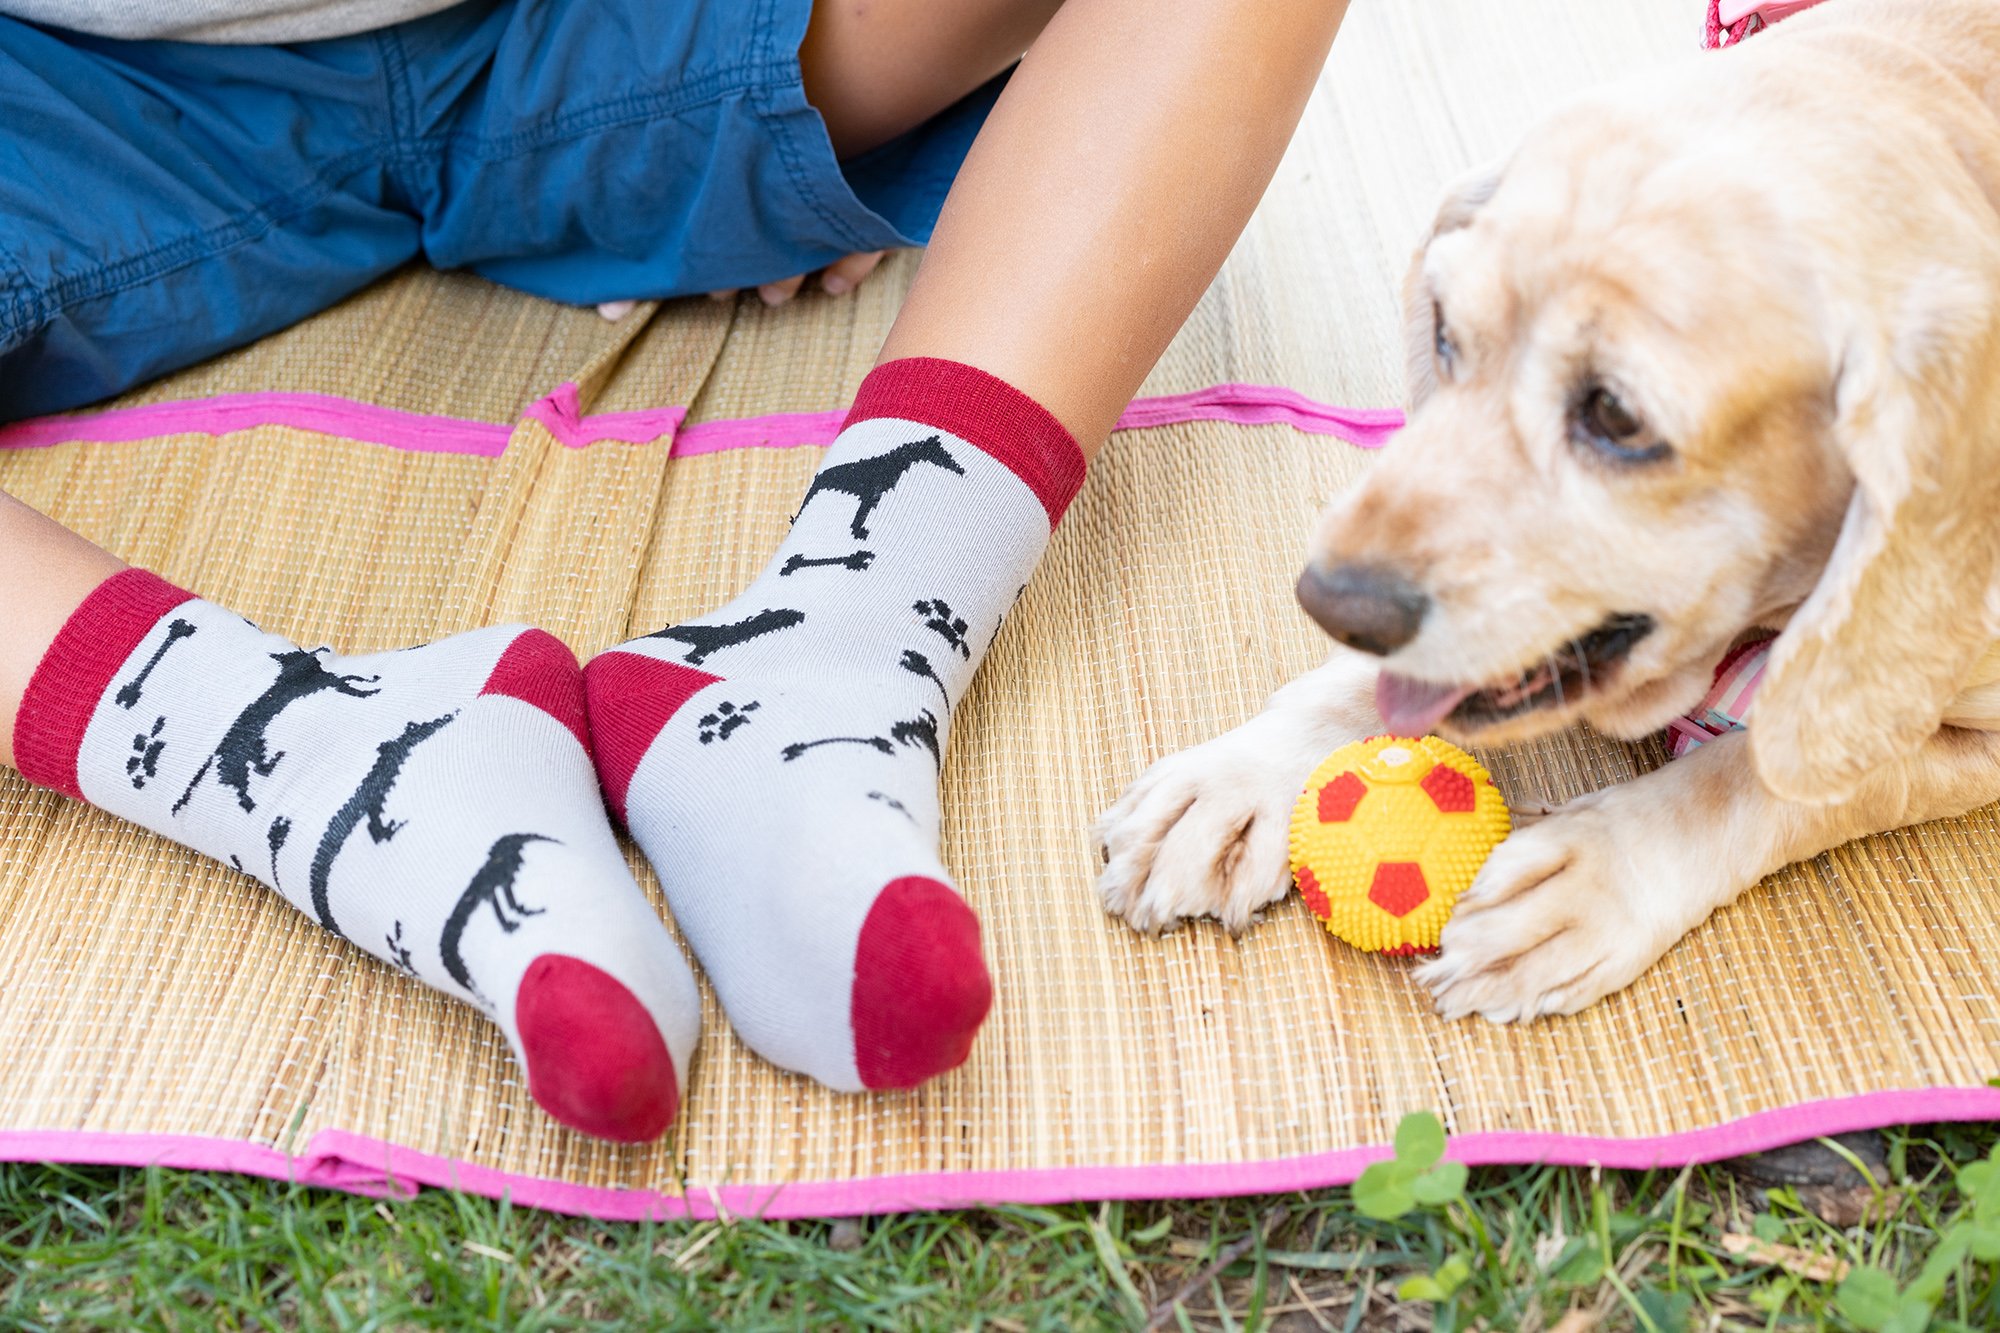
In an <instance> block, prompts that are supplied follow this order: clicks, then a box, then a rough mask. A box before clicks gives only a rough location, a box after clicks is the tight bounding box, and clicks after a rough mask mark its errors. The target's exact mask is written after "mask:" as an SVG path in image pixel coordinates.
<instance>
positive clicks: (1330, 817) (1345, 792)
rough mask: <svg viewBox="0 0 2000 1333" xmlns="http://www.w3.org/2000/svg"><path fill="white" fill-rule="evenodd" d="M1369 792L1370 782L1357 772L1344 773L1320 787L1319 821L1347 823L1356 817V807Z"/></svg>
mask: <svg viewBox="0 0 2000 1333" xmlns="http://www.w3.org/2000/svg"><path fill="white" fill-rule="evenodd" d="M1367 794H1368V784H1367V783H1365V782H1363V781H1362V780H1361V778H1360V777H1359V775H1357V774H1355V773H1351V772H1349V773H1342V774H1341V775H1340V776H1339V777H1337V778H1335V779H1334V780H1333V781H1331V782H1329V783H1327V784H1326V785H1325V786H1324V787H1321V788H1320V789H1319V822H1320V823H1322V824H1345V823H1346V822H1347V821H1348V820H1350V819H1352V818H1354V807H1355V806H1357V805H1360V804H1361V798H1362V797H1364V796H1366V795H1367Z"/></svg>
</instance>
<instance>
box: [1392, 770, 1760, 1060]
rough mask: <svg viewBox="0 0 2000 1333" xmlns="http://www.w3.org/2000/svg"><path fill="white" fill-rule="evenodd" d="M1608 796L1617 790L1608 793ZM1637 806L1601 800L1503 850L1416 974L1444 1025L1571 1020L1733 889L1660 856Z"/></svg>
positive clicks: (1652, 829)
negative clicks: (1474, 1020) (1477, 1020)
mask: <svg viewBox="0 0 2000 1333" xmlns="http://www.w3.org/2000/svg"><path fill="white" fill-rule="evenodd" d="M1615 790H1616V789H1614V791H1615ZM1647 814H1648V812H1647V811H1646V810H1645V809H1644V808H1642V807H1641V806H1640V805H1639V804H1638V803H1636V802H1633V801H1630V800H1619V799H1616V798H1615V797H1614V795H1613V792H1603V793H1598V794H1597V795H1596V796H1593V797H1586V798H1584V799H1583V800H1581V801H1577V802H1575V803H1572V804H1571V805H1569V806H1567V807H1565V808H1564V809H1561V810H1558V811H1556V812H1555V813H1554V814H1552V815H1550V816H1549V817H1548V818H1546V819H1543V820H1541V821H1539V822H1538V823H1536V824H1534V825H1533V826H1532V827H1529V828H1525V829H1522V830H1521V831H1520V832H1517V833H1515V834H1514V835H1513V836H1512V837H1510V838H1508V839H1507V840H1506V841H1505V842H1503V843H1501V844H1500V846H1499V848H1498V849H1496V850H1495V851H1494V853H1493V856H1492V858H1491V859H1490V860H1488V861H1487V863H1486V865H1485V866H1484V867H1483V868H1482V869H1481V870H1480V872H1479V875H1478V877H1477V878H1476V879H1474V880H1473V882H1472V885H1471V887H1469V888H1468V889H1467V890H1466V891H1465V893H1464V895H1463V896H1462V897H1460V898H1459V900H1458V903H1457V905H1456V906H1455V908H1454V910H1453V913H1452V918H1451V920H1450V922H1448V923H1447V924H1446V926H1445V928H1444V936H1443V939H1442V940H1441V942H1440V947H1441V952H1440V953H1439V955H1438V957H1437V958H1436V959H1435V960H1433V961H1431V962H1429V963H1426V964H1424V965H1423V966H1422V967H1420V968H1419V969H1418V970H1417V973H1416V976H1417V980H1418V981H1420V982H1421V983H1423V984H1424V985H1425V986H1427V987H1429V988H1430V991H1431V993H1432V994H1433V995H1434V996H1435V997H1436V999H1437V1007H1438V1012H1439V1013H1440V1014H1442V1015H1443V1016H1444V1017H1446V1018H1461V1017H1464V1016H1465V1015H1467V1014H1481V1015H1483V1016H1485V1017H1486V1018H1489V1019H1492V1020H1493V1021H1494V1022H1496V1023H1510V1022H1526V1021H1527V1020H1529V1019H1532V1018H1535V1017H1537V1016H1539V1015H1542V1014H1573V1013H1575V1012H1576V1011H1577V1010H1579V1009H1582V1008H1583V1007H1585V1006H1586V1005H1589V1004H1591V1003H1593V1002H1594V1001H1597V1000H1599V999H1602V998H1603V997H1604V996H1606V995H1609V994H1611V993H1612V992H1613V991H1616V990H1620V989H1622V988H1623V987H1625V986H1627V985H1630V984H1631V983H1632V981H1633V980H1635V979H1636V978H1637V977H1638V976H1639V974H1640V973H1641V972H1644V971H1645V970H1646V969H1647V968H1648V967H1651V966H1652V965H1653V963H1654V962H1656V961H1657V960H1658V959H1659V957H1660V955H1661V954H1663V953H1665V952H1666V951H1667V949H1668V948H1669V947H1671V946H1672V945H1673V943H1674V942H1675V941H1676V940H1678V939H1680V937H1681V936H1682V935H1684V934H1686V933H1687V931H1689V930H1691V929H1692V928H1693V927H1694V926H1695V925H1696V924H1697V923H1699V922H1700V921H1701V920H1702V918H1703V917H1705V916H1707V915H1708V913H1709V911H1710V910H1711V909H1712V908H1713V907H1714V906H1715V905H1716V904H1717V903H1718V902H1720V901H1726V899H1727V898H1728V897H1729V896H1731V886H1727V885H1724V884H1721V883H1719V882H1718V883H1715V884H1709V883H1706V882H1705V881H1706V880H1707V879H1708V878H1709V876H1707V875H1705V874H1704V872H1703V871H1702V869H1701V867H1700V865H1699V863H1698V861H1699V858H1694V859H1691V858H1689V857H1688V855H1687V850H1688V849H1687V848H1685V847H1675V846H1671V845H1668V844H1667V841H1666V839H1665V838H1664V837H1663V835H1662V834H1661V833H1660V832H1658V829H1659V825H1658V824H1657V823H1655V822H1653V821H1652V820H1649V819H1648V817H1647Z"/></svg>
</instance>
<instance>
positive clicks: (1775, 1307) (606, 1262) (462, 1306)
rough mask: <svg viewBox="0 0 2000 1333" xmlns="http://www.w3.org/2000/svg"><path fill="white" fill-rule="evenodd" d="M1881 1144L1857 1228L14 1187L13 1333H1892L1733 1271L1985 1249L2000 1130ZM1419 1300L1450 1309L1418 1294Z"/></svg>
mask: <svg viewBox="0 0 2000 1333" xmlns="http://www.w3.org/2000/svg"><path fill="white" fill-rule="evenodd" d="M1889 1139H1890V1175H1891V1176H1892V1177H1893V1180H1892V1181H1889V1182H1884V1184H1885V1185H1888V1186H1889V1188H1888V1190H1887V1191H1886V1192H1885V1193H1884V1194H1883V1195H1882V1196H1881V1197H1880V1200H1879V1202H1880V1204H1881V1205H1882V1206H1880V1207H1878V1209H1877V1212H1876V1216H1874V1217H1872V1218H1871V1219H1869V1220H1867V1221H1865V1222H1863V1223H1862V1224H1859V1225H1855V1226H1850V1227H1847V1228H1841V1227H1837V1226H1834V1225H1832V1224H1829V1223H1828V1222H1825V1221H1822V1220H1821V1219H1820V1218H1819V1217H1817V1216H1815V1215H1814V1214H1813V1213H1811V1212H1810V1211H1808V1210H1806V1209H1805V1208H1804V1207H1802V1206H1801V1205H1800V1203H1799V1202H1798V1200H1797V1199H1796V1197H1795V1196H1793V1195H1792V1194H1791V1193H1790V1192H1787V1191H1778V1192H1776V1193H1774V1194H1772V1195H1771V1196H1770V1197H1768V1198H1765V1199H1761V1200H1760V1199H1757V1198H1754V1197H1753V1196H1752V1195H1751V1194H1750V1193H1749V1192H1748V1190H1747V1187H1746V1186H1744V1185H1743V1184H1741V1183H1739V1182H1738V1180H1737V1178H1736V1177H1735V1176H1733V1175H1732V1174H1731V1173H1730V1172H1729V1171H1727V1170H1724V1169H1721V1168H1694V1169H1690V1170H1687V1171H1665V1172H1651V1173H1645V1174H1640V1173H1617V1172H1605V1173H1602V1174H1598V1173H1593V1172H1591V1171H1587V1170H1576V1169H1565V1168H1553V1167H1523V1168H1511V1169H1489V1170H1480V1171H1475V1172H1473V1173H1472V1175H1471V1178H1470V1180H1469V1182H1468V1183H1467V1184H1466V1186H1465V1188H1464V1192H1463V1194H1458V1195H1454V1197H1451V1198H1449V1199H1447V1200H1446V1201H1444V1202H1442V1203H1436V1204H1424V1205H1419V1206H1417V1207H1416V1208H1415V1210H1414V1211H1411V1212H1408V1213H1406V1214H1405V1215H1404V1216H1403V1217H1401V1218H1400V1219H1397V1220H1392V1221H1379V1220H1371V1219H1369V1218H1367V1217H1364V1216H1363V1215H1362V1214H1361V1213H1360V1212H1359V1211H1357V1209H1356V1207H1355V1200H1354V1198H1353V1196H1352V1195H1351V1193H1350V1192H1349V1191H1347V1190H1322V1191H1315V1192H1311V1193H1305V1194H1294V1195H1285V1196H1273V1197H1268V1198H1256V1199H1234V1200H1217V1201H1199V1202H1176V1203H1160V1204H1150V1203H1148V1204H1124V1205H1119V1204H1103V1205H1073V1206H1066V1207H1056V1208H995V1209H985V1210H978V1211H969V1212H962V1213H915V1214H906V1215H901V1216H892V1217H882V1218H874V1219H865V1220H861V1221H858V1222H759V1221H753V1220H741V1221H733V1222H728V1223H724V1224H717V1223H713V1222H699V1223H691V1224H617V1225H612V1224H606V1223H600V1222H593V1221H590V1220H587V1219H578V1218H567V1217H558V1216H554V1215H551V1214H545V1213H535V1212H530V1211H524V1210H520V1209H514V1208H510V1207H509V1206H508V1205H506V1204H505V1203H499V1202H494V1201H491V1200H486V1199H478V1198H470V1197H465V1196H458V1195H452V1194H448V1193H443V1192H428V1193H426V1194H424V1195H422V1196H421V1197H419V1198H417V1199H414V1200H410V1201H405V1202H382V1203H377V1202H375V1201H373V1200H369V1199H359V1198H353V1197H349V1196H346V1195H340V1194H332V1193H326V1192H321V1191H316V1190H308V1189H301V1188H297V1187H293V1186H288V1185H283V1184H277V1183H273V1182H267V1181H257V1180H247V1179H243V1178H239V1177H234V1176H222V1175H205V1174H197V1173H182V1172H173V1171H160V1170H146V1171H139V1170H110V1169H79V1168H70V1167H60V1166H11V1167H0V1328H6V1329H14V1328H20V1329H63V1330H70V1329H97V1328H169V1329H205V1328H274V1327H276V1328H292V1327H303V1328H316V1329H317V1328H327V1329H347V1328H355V1329H372V1328H447V1329H484V1328H508V1329H517V1328H518V1329H541V1328H550V1329H555V1328H563V1329H568V1328H620V1329H624V1328H688V1329H696V1328H713V1327H718V1326H725V1327H743V1328H815V1329H817V1328H828V1327H851V1328H857V1329H869V1328H882V1329H932V1328H937V1329H956V1328H979V1329H994V1330H1020V1329H1051V1330H1068V1329H1094V1328H1130V1327H1135V1326H1141V1325H1143V1324H1145V1323H1146V1321H1147V1319H1148V1317H1149V1316H1151V1315H1153V1314H1154V1313H1155V1312H1158V1314H1159V1317H1160V1320H1161V1326H1163V1327H1166V1328H1194V1329H1244V1330H1248V1329H1253V1328H1257V1329H1272V1328H1278V1329H1320V1328H1327V1329H1340V1330H1354V1329H1405V1328H1406V1329H1427V1328H1433V1327H1436V1328H1441V1329H1467V1328H1483V1329H1493V1330H1517V1329H1519V1330H1527V1329H1537V1328H1548V1327H1552V1326H1554V1325H1555V1324H1556V1323H1557V1321H1558V1320H1559V1319H1561V1318H1562V1317H1563V1315H1564V1314H1565V1312H1568V1311H1572V1310H1575V1311H1588V1312H1592V1313H1593V1314H1594V1315H1595V1316H1596V1317H1597V1318H1598V1319H1599V1320H1601V1323H1597V1324H1592V1323H1589V1322H1585V1321H1583V1320H1581V1318H1580V1317H1578V1316H1572V1318H1573V1319H1575V1320H1576V1321H1577V1322H1575V1323H1574V1324H1572V1325H1571V1326H1569V1327H1574V1328H1591V1327H1603V1328H1618V1329H1657V1330H1660V1331H1661V1333H1665V1330H1668V1329H1683V1328H1686V1329H1708V1328H1730V1329H1735V1328H1758V1329H1763V1328H1853V1327H1868V1326H1870V1325H1871V1324H1873V1326H1875V1327H1882V1326H1883V1325H1882V1324H1881V1322H1880V1318H1879V1316H1880V1313H1881V1312H1880V1311H1877V1316H1876V1317H1872V1318H1871V1316H1870V1315H1869V1314H1868V1312H1867V1309H1866V1308H1865V1303H1864V1301H1863V1297H1865V1296H1866V1295H1868V1294H1869V1293H1868V1292H1865V1291H1862V1290H1861V1289H1860V1287H1859V1286H1858V1285H1851V1286H1850V1288H1848V1289H1846V1291H1845V1294H1846V1296H1847V1298H1848V1299H1847V1302H1846V1303H1847V1304H1848V1306H1849V1307H1850V1309H1851V1312H1852V1313H1854V1314H1856V1315H1858V1316H1859V1317H1860V1318H1861V1320H1862V1322H1861V1323H1859V1324H1857V1323H1855V1322H1854V1321H1853V1319H1851V1318H1850V1317H1849V1316H1848V1314H1844V1313H1843V1312H1842V1308H1841V1307H1842V1302H1841V1299H1840V1297H1839V1296H1837V1294H1836V1293H1837V1292H1841V1291H1842V1289H1841V1288H1839V1287H1837V1286H1836V1284H1835V1283H1834V1282H1832V1281H1827V1280H1820V1279H1818V1278H1815V1277H1813V1276H1801V1275H1799V1274H1795V1273H1792V1272H1787V1271H1786V1270H1785V1269H1784V1268H1782V1267H1776V1266H1773V1265H1771V1264H1768V1263H1764V1262H1759V1261H1758V1260H1757V1259H1755V1258H1754V1257H1749V1256H1742V1255H1732V1254H1731V1253H1730V1252H1729V1250H1728V1248H1727V1247H1726V1246H1725V1243H1724V1237H1725V1235H1734V1236H1739V1237H1741V1236H1752V1237H1756V1238H1758V1239H1759V1240H1761V1241H1762V1242H1764V1243H1765V1244H1766V1245H1769V1246H1789V1247H1791V1248H1792V1249H1794V1250H1797V1251H1799V1252H1800V1253H1799V1254H1798V1255H1791V1256H1787V1257H1788V1258H1789V1259H1790V1260H1791V1262H1792V1263H1793V1264H1794V1265H1795V1266H1802V1265H1804V1263H1805V1261H1806V1260H1807V1259H1808V1258H1811V1257H1819V1256H1824V1257H1826V1258H1829V1259H1833V1260H1839V1261H1844V1262H1846V1263H1850V1264H1855V1265H1868V1266H1872V1267H1875V1268H1879V1269H1881V1270H1884V1271H1885V1272H1886V1274H1888V1275H1890V1278H1891V1279H1893V1283H1894V1284H1895V1285H1907V1284H1908V1283H1910V1282H1911V1281H1913V1280H1914V1279H1916V1278H1917V1276H1918V1274H1919V1271H1920V1270H1921V1269H1922V1268H1923V1266H1924V1264H1925V1262H1926V1260H1927V1259H1930V1258H1934V1257H1936V1256H1939V1254H1940V1238H1941V1237H1943V1236H1946V1235H1961V1236H1962V1235H1970V1234H1972V1233H1971V1232H1970V1231H1968V1228H1970V1227H1972V1226H1973V1221H1972V1218H1973V1206H1972V1205H1971V1204H1970V1203H1968V1202H1966V1196H1965V1195H1962V1194H1961V1193H1960V1189H1959V1182H1958V1181H1957V1171H1956V1168H1957V1167H1958V1166H1960V1165H1964V1164H1969V1163H1972V1162H1975V1161H1977V1160H1979V1159H1980V1158H1982V1157H1984V1156H1985V1155H1986V1154H1987V1153H1988V1152H1989V1151H1992V1150H1994V1149H1995V1147H1996V1145H1997V1144H2000V1130H1996V1129H1992V1128H1986V1127H1957V1126H1933V1127H1928V1128H1918V1129H1910V1130H1898V1131H1891V1133H1890V1135H1889ZM1981 1182H1983V1176H1981V1175H1980V1174H1979V1173H1978V1172H1975V1173H1974V1174H1973V1176H1972V1177H1969V1178H1968V1180H1967V1182H1965V1185H1966V1190H1967V1191H1968V1192H1969V1193H1977V1192H1978V1190H1977V1189H1976V1188H1975V1185H1979V1186H1980V1187H1981V1188H1983V1185H1982V1184H1981ZM1363 1201H1364V1202H1366V1203H1369V1204H1370V1206H1371V1207H1372V1208H1376V1209H1377V1210H1378V1211H1379V1205H1376V1204H1375V1203H1374V1202H1373V1201H1372V1200H1371V1199H1370V1198H1369V1197H1368V1195H1367V1194H1366V1193H1365V1192H1364V1198H1363ZM1981 1215H1982V1216H1983V1214H1981ZM1954 1224H1957V1230H1956V1231H1953V1227H1954ZM1733 1243H1734V1244H1738V1245H1740V1244H1742V1242H1741V1241H1740V1240H1739V1241H1736V1242H1733ZM1969 1243H1970V1242H1962V1241H1961V1242H1947V1243H1946V1244H1945V1246H1944V1251H1945V1252H1944V1254H1943V1260H1944V1261H1949V1262H1941V1263H1936V1264H1933V1268H1934V1269H1943V1268H1949V1270H1950V1272H1949V1273H1948V1274H1944V1275H1943V1277H1942V1280H1943V1283H1944V1285H1943V1295H1942V1301H1941V1303H1940V1304H1939V1305H1938V1307H1937V1315H1936V1319H1935V1322H1933V1323H1932V1324H1931V1327H1933V1328H1937V1329H1994V1328H2000V1288H1996V1267H1995V1264H1993V1263H1990V1262H1982V1261H1980V1260H1979V1259H1978V1258H1977V1257H1974V1256H1976V1255H1977V1254H1978V1253H1980V1252H1983V1251H1985V1250H1987V1249H1988V1248H1989V1247H1987V1246H1985V1245H1983V1244H1981V1245H1975V1246H1974V1248H1973V1249H1972V1250H1971V1251H1970V1252H1968V1253H1967V1255H1966V1257H1965V1258H1964V1259H1963V1260H1955V1259H1954V1256H1953V1254H1952V1253H1951V1251H1952V1250H1953V1249H1962V1248H1963V1247H1964V1245H1965V1244H1969ZM1774 1253H1775V1252H1774ZM1426 1277H1428V1278H1430V1279H1431V1281H1433V1282H1436V1283H1439V1284H1441V1286H1443V1287H1451V1286H1453V1284H1454V1283H1457V1285H1456V1289H1455V1290H1454V1291H1453V1292H1452V1293H1451V1295H1450V1296H1449V1297H1448V1298H1447V1299H1446V1300H1444V1301H1441V1302H1436V1303H1433V1302H1428V1301H1422V1300H1416V1299H1402V1298H1399V1296H1398V1291H1399V1289H1402V1288H1404V1286H1405V1284H1406V1283H1410V1289H1411V1290H1412V1291H1414V1290H1418V1289H1422V1288H1424V1285H1425V1284H1424V1282H1423V1279H1424V1278H1426ZM1413 1278H1414V1279H1418V1281H1416V1282H1415V1283H1411V1279H1413ZM1887 1281H1888V1280H1887V1279H1884V1280H1877V1285H1878V1287H1882V1288H1883V1290H1886V1285H1885V1283H1886V1282H1887ZM1430 1289H1431V1290H1436V1289H1437V1288H1430ZM1874 1294H1876V1295H1878V1296H1879V1295H1882V1294H1883V1291H1882V1290H1878V1291H1876V1292H1875V1293H1874ZM1177 1295H1178V1296H1179V1297H1180V1300H1179V1303H1178V1305H1176V1304H1175V1303H1174V1298H1175V1297H1176V1296H1177ZM1903 1317H1904V1318H1905V1319H1908V1318H1910V1317H1911V1316H1909V1315H1907V1314H1906V1315H1904V1316H1903ZM1889 1327H1892V1328H1899V1327H1922V1325H1921V1324H1915V1325H1902V1326H1898V1325H1894V1324H1891V1325H1889ZM1565 1333H1568V1328H1567V1327H1566V1329H1565Z"/></svg>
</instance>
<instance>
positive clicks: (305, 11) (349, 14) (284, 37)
mask: <svg viewBox="0 0 2000 1333" xmlns="http://www.w3.org/2000/svg"><path fill="white" fill-rule="evenodd" d="M457 3H458V0H0V14H6V15H9V16H11V17H13V18H17V19H26V20H28V21H29V22H30V23H46V24H48V25H50V26H51V27H56V28H71V29H74V30H75V31H77V32H89V33H95V34H97V35H98V36H99V37H125V38H154V37H160V38H168V39H170V40H173V41H179V42H231V43H253V42H310V41H316V40H318V39H319V38H321V37H345V36H347V35H349V34H350V33H357V32H367V31H369V30H370V29H373V28H386V27H388V26H389V25H390V24H392V23H401V22H402V21H403V20H404V19H413V18H417V17H419V16H420V15H423V14H434V13H436V12H437V11H438V10H440V9H448V8H450V7H451V6H452V5H455V4H457Z"/></svg>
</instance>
